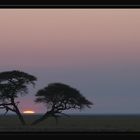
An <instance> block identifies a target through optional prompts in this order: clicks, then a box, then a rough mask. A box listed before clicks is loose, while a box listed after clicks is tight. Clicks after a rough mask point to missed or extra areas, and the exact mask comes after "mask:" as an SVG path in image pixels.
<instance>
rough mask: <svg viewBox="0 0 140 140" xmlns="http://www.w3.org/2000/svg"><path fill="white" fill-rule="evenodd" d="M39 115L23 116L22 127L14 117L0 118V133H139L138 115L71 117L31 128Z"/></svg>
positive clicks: (48, 120)
mask: <svg viewBox="0 0 140 140" xmlns="http://www.w3.org/2000/svg"><path fill="white" fill-rule="evenodd" d="M39 117H40V115H25V116H24V118H25V120H26V122H27V125H26V126H22V125H21V124H20V122H19V120H18V118H17V117H16V116H15V115H8V116H3V115H1V116H0V132H140V115H71V116H70V117H61V118H59V119H58V123H57V124H56V121H55V119H54V118H51V117H50V118H48V119H47V120H45V121H43V122H41V123H40V124H37V125H35V126H31V125H30V124H31V122H33V121H34V120H35V119H37V118H39Z"/></svg>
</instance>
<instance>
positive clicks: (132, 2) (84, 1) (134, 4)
mask: <svg viewBox="0 0 140 140" xmlns="http://www.w3.org/2000/svg"><path fill="white" fill-rule="evenodd" d="M139 7H140V1H139V0H127V1H125V0H80V1H78V0H0V8H139Z"/></svg>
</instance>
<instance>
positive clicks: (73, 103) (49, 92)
mask: <svg viewBox="0 0 140 140" xmlns="http://www.w3.org/2000/svg"><path fill="white" fill-rule="evenodd" d="M36 97H37V98H36V100H35V102H37V103H44V104H45V105H46V109H47V112H46V113H45V114H44V115H43V116H42V117H41V118H39V119H38V120H36V121H34V122H33V123H32V125H35V124H37V123H39V122H41V121H43V120H45V119H46V118H47V117H49V116H52V117H54V118H55V119H56V120H57V118H58V117H60V116H61V115H66V114H64V113H62V112H63V111H64V110H70V109H78V110H81V109H83V108H84V107H88V108H90V105H92V103H91V102H90V101H88V100H87V99H86V98H85V97H84V96H83V95H81V93H80V92H79V91H78V90H77V89H75V88H72V87H70V86H69V85H66V84H62V83H51V84H49V85H48V86H47V87H45V88H44V89H41V90H39V91H38V92H37V94H36Z"/></svg>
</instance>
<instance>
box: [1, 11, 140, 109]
mask: <svg viewBox="0 0 140 140" xmlns="http://www.w3.org/2000/svg"><path fill="white" fill-rule="evenodd" d="M139 26H140V9H0V67H1V70H7V67H8V68H10V69H11V70H12V69H21V70H22V69H23V70H24V69H26V70H27V71H28V68H30V70H29V72H31V73H35V72H34V69H36V68H37V69H40V71H38V72H36V73H37V74H38V76H39V77H42V76H41V70H47V69H49V70H54V69H59V70H60V71H63V70H68V69H71V70H73V72H74V73H75V71H76V72H77V71H80V70H81V69H82V70H83V69H84V70H85V71H86V70H87V69H88V70H89V69H91V70H92V69H94V68H95V69H97V70H99V71H100V69H99V68H105V69H106V70H109V68H111V67H113V66H116V67H119V66H120V67H122V65H125V66H126V69H127V67H129V66H130V65H136V66H138V65H139V62H140V28H139ZM130 67H131V66H130ZM32 70H33V72H32ZM39 72H40V73H39ZM131 72H132V71H131ZM132 73H133V72H132ZM88 76H89V75H87V77H88ZM40 80H41V78H40ZM43 80H44V81H45V79H43ZM54 80H58V79H57V78H56V79H55V78H54ZM46 81H47V79H46ZM73 81H75V80H74V79H73ZM91 81H92V79H91ZM87 82H88V81H87ZM87 84H88V83H87ZM83 91H84V89H83ZM85 96H86V94H85ZM91 96H92V95H91ZM88 97H89V98H90V94H89V95H88ZM25 100H26V98H25ZM25 100H24V101H25ZM28 102H30V99H29V101H28ZM97 102H98V101H97ZM28 104H29V103H28ZM31 106H32V104H31ZM22 107H23V106H22ZM38 110H39V109H38Z"/></svg>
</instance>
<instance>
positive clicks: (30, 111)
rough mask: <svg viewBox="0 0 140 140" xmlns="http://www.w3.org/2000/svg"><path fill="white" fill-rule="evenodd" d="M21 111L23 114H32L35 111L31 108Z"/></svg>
mask: <svg viewBox="0 0 140 140" xmlns="http://www.w3.org/2000/svg"><path fill="white" fill-rule="evenodd" d="M23 113H24V114H34V113H35V111H33V110H25V111H23Z"/></svg>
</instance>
